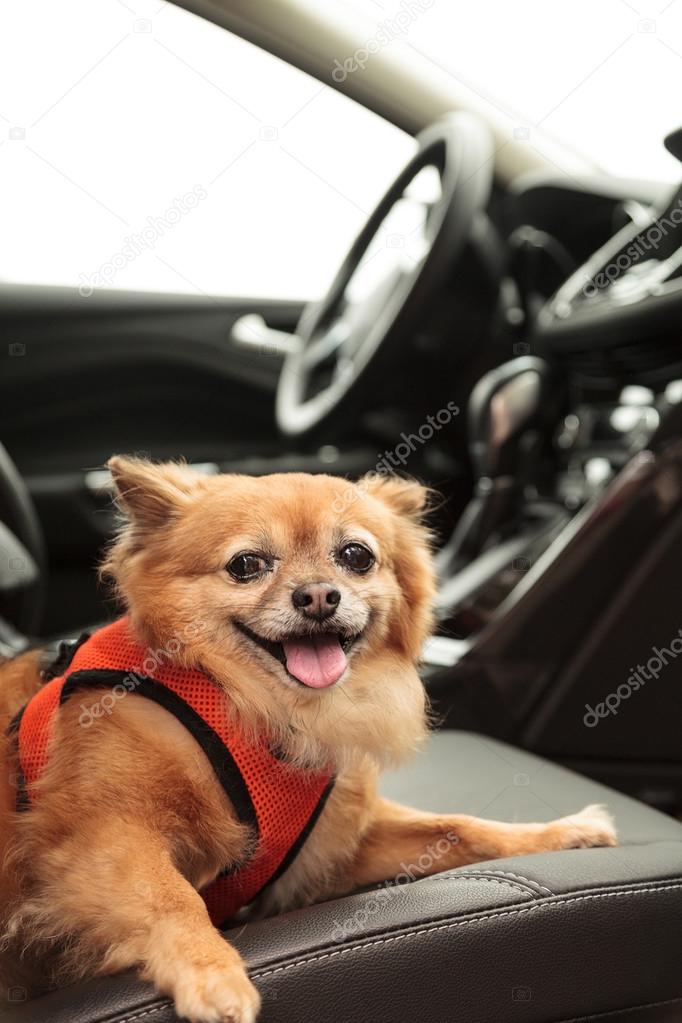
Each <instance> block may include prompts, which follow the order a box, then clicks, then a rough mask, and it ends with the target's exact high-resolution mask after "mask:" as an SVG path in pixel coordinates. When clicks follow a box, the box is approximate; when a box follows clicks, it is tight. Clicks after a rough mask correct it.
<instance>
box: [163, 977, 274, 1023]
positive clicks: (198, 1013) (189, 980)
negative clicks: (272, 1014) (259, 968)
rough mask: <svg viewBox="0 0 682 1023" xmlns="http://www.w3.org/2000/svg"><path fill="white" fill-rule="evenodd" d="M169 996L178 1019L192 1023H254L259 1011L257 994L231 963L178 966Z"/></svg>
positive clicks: (248, 981) (249, 982)
mask: <svg viewBox="0 0 682 1023" xmlns="http://www.w3.org/2000/svg"><path fill="white" fill-rule="evenodd" d="M172 994H173V1000H174V1002H175V1009H176V1012H177V1014H178V1016H181V1017H182V1018H183V1019H187V1020H190V1021H191V1023H254V1020H255V1019H256V1016H257V1015H258V1010H259V1009H260V995H259V994H258V992H257V991H256V989H255V987H254V986H253V984H252V983H251V981H250V980H249V978H248V976H247V974H246V970H245V969H244V967H243V966H241V964H239V963H237V964H235V963H234V962H228V963H226V964H225V965H222V964H219V963H216V962H211V963H201V964H186V965H183V966H181V967H180V968H179V970H178V974H177V977H176V979H175V982H174V984H173V991H172Z"/></svg>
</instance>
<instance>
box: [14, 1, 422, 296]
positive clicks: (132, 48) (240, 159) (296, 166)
mask: <svg viewBox="0 0 682 1023" xmlns="http://www.w3.org/2000/svg"><path fill="white" fill-rule="evenodd" d="M0 83H1V84H2V88H0V94H1V95H2V96H3V97H5V100H4V101H3V105H2V107H1V108H0V168H1V172H2V179H3V183H4V189H3V198H2V206H3V210H2V222H3V245H2V251H1V255H0V279H2V280H5V281H12V282H25V283H40V284H56V285H78V286H79V287H80V289H81V294H83V295H87V294H89V293H90V291H91V289H92V288H93V287H109V288H130V289H143V290H150V291H177V292H190V293H208V294H227V295H234V296H253V297H264V298H289V299H310V298H315V297H317V296H319V295H321V294H323V293H324V291H325V289H326V287H327V285H328V284H329V282H330V279H331V277H332V275H333V273H334V271H335V270H336V268H337V266H338V264H339V262H340V260H341V258H342V256H343V254H344V252H345V250H346V248H347V247H348V245H349V244H350V242H351V241H352V239H353V237H354V236H355V234H356V233H357V231H358V229H359V228H360V226H361V224H362V223H363V222H364V220H365V218H366V216H367V213H368V212H369V211H370V210H371V209H372V207H373V206H374V204H375V203H376V201H377V200H378V199H379V198H380V196H381V194H382V193H383V192H384V190H385V188H386V186H387V185H388V184H389V182H390V181H391V180H392V178H393V177H394V175H395V173H396V172H397V170H398V169H399V167H400V166H401V164H402V163H403V162H404V161H405V160H406V159H407V158H408V157H409V155H410V154H411V152H412V151H413V147H414V142H413V140H412V139H411V138H410V137H409V136H408V135H406V134H404V133H403V132H401V131H400V130H399V129H397V128H395V127H394V126H393V125H390V124H389V123H387V122H386V121H384V120H382V119H381V118H379V117H377V116H376V115H375V114H373V113H371V112H370V111H368V110H366V109H365V108H363V107H362V106H360V105H358V104H356V103H354V102H353V101H352V100H350V99H348V98H347V97H345V96H342V95H340V94H339V93H337V92H336V91H334V90H333V89H332V88H331V87H329V86H325V85H322V84H321V83H320V82H318V81H317V80H315V79H313V78H310V77H309V76H307V75H306V74H304V73H303V72H301V71H299V70H298V69H296V68H293V67H291V66H289V65H287V64H286V63H284V62H283V61H280V60H278V59H277V58H275V57H273V56H272V55H271V54H268V53H266V52H264V51H262V50H260V49H258V48H257V47H254V46H252V45H250V44H249V43H246V42H244V41H243V40H241V39H239V38H237V37H235V36H233V35H231V34H230V33H228V32H225V31H224V30H223V29H220V28H218V27H217V26H215V25H212V24H211V23H209V22H205V21H203V20H202V19H200V18H198V17H196V16H194V15H192V14H189V13H188V12H186V11H184V10H182V9H180V8H178V7H175V6H174V5H173V4H169V3H163V2H159V0H60V2H59V3H55V2H54V0H35V2H32V3H30V4H6V5H5V6H4V7H3V8H2V13H0Z"/></svg>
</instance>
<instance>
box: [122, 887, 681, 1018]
mask: <svg viewBox="0 0 682 1023" xmlns="http://www.w3.org/2000/svg"><path fill="white" fill-rule="evenodd" d="M681 888H682V883H681V884H671V885H666V886H665V887H659V888H640V889H631V890H629V891H623V892H606V893H604V894H601V895H580V896H578V897H577V898H568V899H566V898H563V899H561V900H557V901H556V902H538V903H534V904H533V905H532V906H526V907H524V908H523V909H506V908H505V909H503V910H499V911H497V912H495V913H487V914H486V915H485V916H478V917H472V918H470V919H468V920H456V921H450V922H448V923H445V924H438V925H436V926H432V927H423V928H420V929H419V930H416V931H408V932H407V933H404V934H395V935H389V936H387V937H384V938H375V939H371V940H369V941H365V942H363V943H362V944H361V945H353V946H350V947H349V948H342V949H337V950H336V951H335V952H324V953H322V954H321V955H316V956H309V957H308V958H307V959H297V960H295V961H294V962H292V963H287V965H286V966H278V967H276V968H275V969H272V970H261V971H258V970H252V971H250V976H251V977H252V978H253V979H254V980H261V979H262V978H264V977H271V976H273V975H274V974H277V973H284V972H286V971H287V970H292V969H293V968H294V967H296V966H308V965H309V964H311V963H316V962H321V961H322V960H324V959H333V958H335V957H336V956H341V955H345V954H346V953H348V952H358V951H361V950H362V949H364V948H371V947H372V946H374V945H387V944H389V943H390V942H392V941H400V940H402V939H406V938H415V937H419V936H420V935H423V934H431V933H432V932H436V931H447V930H452V929H453V928H455V927H463V926H465V925H466V924H473V923H478V922H479V921H484V920H494V919H495V918H499V917H502V916H521V915H522V914H523V913H531V912H533V910H537V909H552V908H554V907H555V906H561V905H565V904H569V903H574V902H586V901H588V900H592V899H609V898H617V897H623V896H626V895H640V894H641V895H646V894H650V893H654V894H655V893H656V892H664V891H678V890H679V889H681ZM673 1001H675V1000H673ZM170 1004H171V1003H170V1001H169V1000H168V999H164V1001H163V1002H161V1003H159V1004H158V1005H155V1006H151V1007H150V1008H148V1009H144V1010H143V1011H142V1012H136V1013H133V1015H131V1016H121V1017H120V1018H119V1019H118V1020H116V1023H134V1021H135V1020H138V1019H143V1018H144V1017H146V1016H151V1015H153V1014H155V1013H157V1012H161V1010H162V1009H165V1008H167V1007H168V1006H170ZM652 1004H658V1003H652ZM661 1004H666V1003H665V1002H663V1003H661ZM636 1008H641V1007H640V1006H634V1007H633V1008H632V1009H628V1010H626V1011H634V1009H636ZM644 1008H646V1006H644ZM614 1011H617V1010H614ZM621 1011H624V1010H621ZM111 1019H112V1020H114V1019H115V1017H111ZM566 1023H572V1021H570V1020H569V1021H566ZM575 1023H577V1020H576V1021H575Z"/></svg>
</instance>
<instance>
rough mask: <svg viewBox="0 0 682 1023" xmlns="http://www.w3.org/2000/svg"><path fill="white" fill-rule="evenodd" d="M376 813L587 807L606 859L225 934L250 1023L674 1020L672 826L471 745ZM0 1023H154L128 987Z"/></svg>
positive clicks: (159, 1015) (467, 740)
mask: <svg viewBox="0 0 682 1023" xmlns="http://www.w3.org/2000/svg"><path fill="white" fill-rule="evenodd" d="M384 790H385V792H386V794H387V795H389V796H391V797H392V798H396V799H400V800H402V801H404V802H408V803H412V804H413V805H415V806H419V807H422V808H424V809H428V810H452V811H458V812H465V813H472V814H476V815H477V816H486V817H492V818H495V817H497V818H500V819H507V820H514V819H518V820H549V819H551V818H553V817H557V816H562V815H563V814H566V813H568V812H574V811H576V810H578V809H580V808H581V807H582V806H584V805H585V804H587V803H594V802H598V803H605V804H606V805H607V806H608V807H609V809H610V810H611V811H612V813H613V814H614V815H615V818H616V823H617V826H618V829H619V833H620V838H621V842H622V844H621V845H620V846H619V847H618V848H616V849H585V850H570V851H566V852H559V853H550V854H542V855H534V856H524V857H517V858H514V859H507V860H496V861H490V862H487V863H479V864H476V865H474V866H471V867H467V868H461V869H458V870H453V871H448V872H446V873H441V874H436V875H435V876H433V877H430V878H428V879H425V880H421V881H416V882H414V883H406V884H401V885H398V886H396V887H394V888H391V889H390V892H389V893H388V894H384V895H382V897H381V898H378V897H377V893H376V892H374V891H369V892H363V893H359V894H356V895H352V896H349V897H347V898H343V899H338V900H335V901H332V902H328V903H324V904H321V905H317V906H313V907H310V908H308V909H304V910H300V911H297V912H294V913H288V914H285V915H283V916H280V917H275V918H273V919H270V920H265V921H261V922H259V923H254V924H248V925H247V926H246V927H240V928H238V929H235V930H234V932H230V933H229V934H228V936H229V938H230V940H231V941H234V943H235V944H236V945H237V946H238V947H239V949H240V950H241V951H242V953H243V954H244V955H245V957H246V959H247V961H248V963H249V967H250V970H251V976H252V977H253V979H254V981H255V983H256V984H257V985H258V987H259V989H260V990H261V992H262V995H263V1009H262V1014H261V1017H260V1019H261V1021H262V1023H292V1021H294V1020H296V1021H298V1020H301V1021H302V1020H314V1021H316V1023H366V1021H372V1023H396V1021H400V1020H409V1021H416V1020H418V1021H419V1023H431V1021H433V1023H436V1021H438V1023H450V1021H455V1020H456V1021H461V1023H506V1021H514V1023H519V1021H521V1023H559V1021H561V1023H569V1021H571V1023H577V1021H579V1020H580V1021H583V1020H603V1021H604V1023H621V1021H622V1023H645V1021H646V1023H654V1021H655V1023H664V1021H665V1023H672V1021H680V1020H682V824H679V823H678V822H677V821H675V820H673V819H672V818H668V817H665V816H663V815H662V814H660V813H658V812H656V811H655V810H652V809H650V808H648V807H647V806H645V805H643V804H641V803H637V802H635V801H634V800H632V799H629V798H628V797H626V796H623V795H620V794H618V793H616V792H613V791H611V790H609V789H606V788H604V787H603V786H601V785H598V784H596V783H595V782H592V781H590V780H588V779H586V778H583V777H580V776H578V775H576V774H573V773H571V772H569V771H566V770H564V769H562V768H559V767H555V766H554V765H552V764H551V763H549V762H548V761H545V760H542V759H540V758H538V757H536V756H533V755H531V754H529V753H526V752H523V751H520V750H517V749H514V748H512V747H510V746H507V745H505V744H503V743H500V742H497V741H495V740H492V739H489V738H487V737H484V736H479V735H474V734H467V733H462V732H453V731H450V732H442V733H438V734H436V735H434V736H433V737H432V739H431V740H430V744H429V746H428V748H427V749H426V751H425V752H424V753H423V754H422V756H421V757H420V758H419V759H418V760H417V762H416V763H413V764H412V765H411V766H410V767H409V768H406V769H404V770H401V771H399V772H394V773H392V774H389V775H387V776H386V778H385V783H384ZM7 1011H8V1015H7V1023H29V1021H30V1023H105V1021H106V1023H170V1021H175V1020H176V1016H175V1014H174V1012H173V1009H172V1007H171V1005H170V1004H169V1002H168V1000H167V999H165V998H163V997H160V996H158V995H156V994H155V993H154V991H153V990H152V989H151V988H150V987H149V985H147V984H143V983H141V982H140V981H138V980H137V979H136V978H135V977H133V976H132V975H122V976H116V977H111V978H107V979H100V980H96V981H91V982H88V983H85V984H82V985H78V986H75V987H72V988H68V989H64V990H62V991H58V992H54V993H52V994H49V995H46V996H44V997H42V998H39V999H36V1000H34V1001H33V1002H29V1003H24V1004H21V1003H17V1004H15V1005H10V1006H9V1007H8V1010H7Z"/></svg>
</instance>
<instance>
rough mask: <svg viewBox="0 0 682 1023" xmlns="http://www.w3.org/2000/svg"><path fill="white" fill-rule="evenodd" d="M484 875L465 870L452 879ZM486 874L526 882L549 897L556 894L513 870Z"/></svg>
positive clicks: (487, 872) (494, 871) (454, 875)
mask: <svg viewBox="0 0 682 1023" xmlns="http://www.w3.org/2000/svg"><path fill="white" fill-rule="evenodd" d="M482 873H484V871H475V870H467V871H464V870H463V871H462V872H461V873H452V877H466V876H472V877H473V876H476V875H477V874H482ZM485 873H486V874H498V875H500V876H504V877H513V878H515V879H516V880H517V881H525V883H526V884H527V885H530V886H531V888H538V889H539V890H540V891H542V892H546V894H547V895H554V894H555V893H554V892H553V891H552V890H551V889H550V888H546V887H545V886H544V884H540V882H539V881H534V880H533V879H532V878H530V877H524V876H523V874H514V873H512V871H511V870H487V871H485Z"/></svg>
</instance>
